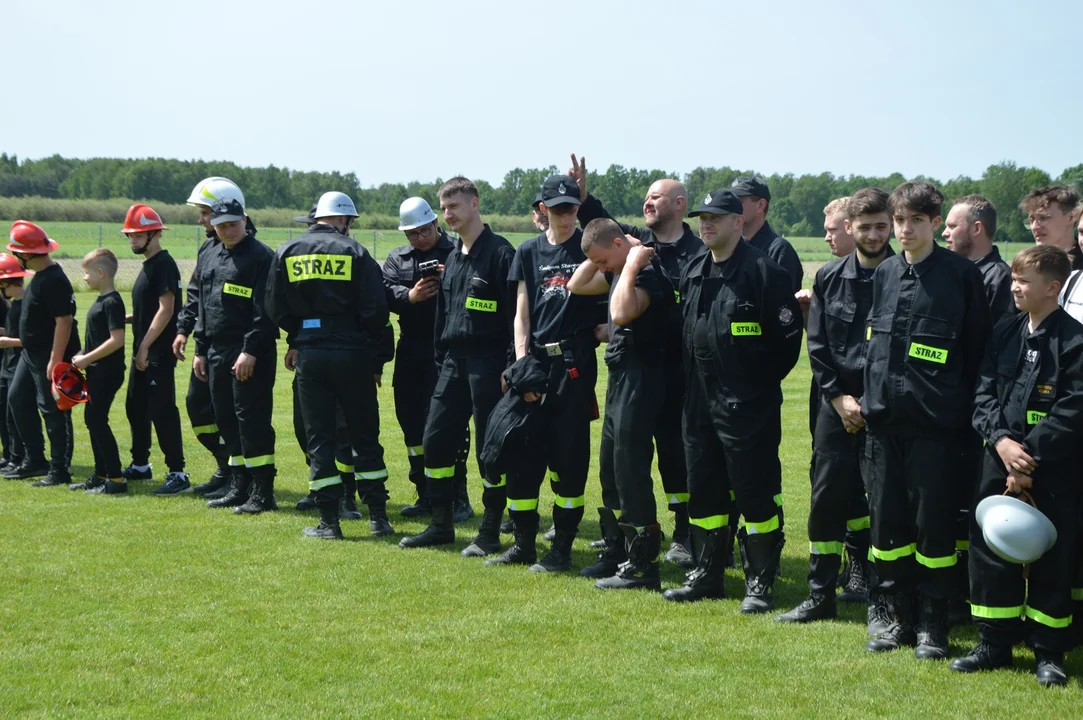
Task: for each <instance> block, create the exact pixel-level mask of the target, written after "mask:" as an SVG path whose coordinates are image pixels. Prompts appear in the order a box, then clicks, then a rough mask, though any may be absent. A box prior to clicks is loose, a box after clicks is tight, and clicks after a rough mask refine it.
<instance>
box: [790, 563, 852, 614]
mask: <svg viewBox="0 0 1083 720" xmlns="http://www.w3.org/2000/svg"><path fill="white" fill-rule="evenodd" d="M841 562H842V556H841V555H836V554H833V553H813V554H812V555H810V556H809V561H808V586H809V596H808V597H807V598H805V599H804V600H803V601H801V604H800V605H798V606H797V607H795V608H794V609H793V610H791V611H789V612H788V613H783V614H782V615H779V616H778V617H776V618H775V621H776V622H796V623H806V622H813V621H815V620H833V619H835V618H836V617H838V615H839V613H838V607H837V606H836V605H835V583H836V582H837V581H838V577H839V565H840V564H841Z"/></svg>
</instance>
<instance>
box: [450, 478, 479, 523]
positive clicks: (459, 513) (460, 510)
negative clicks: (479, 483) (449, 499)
mask: <svg viewBox="0 0 1083 720" xmlns="http://www.w3.org/2000/svg"><path fill="white" fill-rule="evenodd" d="M460 468H461V472H460ZM452 511H453V512H452V516H451V519H452V521H453V522H457V523H461V522H466V521H467V520H469V519H470V518H472V517H474V506H473V505H471V504H470V488H469V485H468V483H467V479H466V463H456V464H455V504H454V506H453V508H452Z"/></svg>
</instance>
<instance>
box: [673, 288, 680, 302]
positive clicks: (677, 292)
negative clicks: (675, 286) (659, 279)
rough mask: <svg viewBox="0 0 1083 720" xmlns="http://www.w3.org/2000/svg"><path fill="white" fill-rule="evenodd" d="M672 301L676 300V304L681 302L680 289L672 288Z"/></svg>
mask: <svg viewBox="0 0 1083 720" xmlns="http://www.w3.org/2000/svg"><path fill="white" fill-rule="evenodd" d="M673 301H674V302H676V303H677V304H678V305H680V304H681V291H680V290H674V291H673Z"/></svg>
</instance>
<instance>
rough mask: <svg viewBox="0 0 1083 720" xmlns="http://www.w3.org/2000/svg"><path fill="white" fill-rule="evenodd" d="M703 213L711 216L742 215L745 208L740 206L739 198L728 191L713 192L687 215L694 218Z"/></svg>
mask: <svg viewBox="0 0 1083 720" xmlns="http://www.w3.org/2000/svg"><path fill="white" fill-rule="evenodd" d="M703 213H710V214H712V215H744V214H745V206H744V205H742V204H741V198H739V197H737V195H736V194H735V193H733V192H730V191H729V190H715V191H714V192H709V193H707V197H705V198H703V199H702V200H700V201H699V207H698V208H696V209H695V210H694V211H693V212H690V213H688V217H696V216H697V215H702V214H703Z"/></svg>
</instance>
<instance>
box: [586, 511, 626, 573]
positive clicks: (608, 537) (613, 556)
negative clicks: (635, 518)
mask: <svg viewBox="0 0 1083 720" xmlns="http://www.w3.org/2000/svg"><path fill="white" fill-rule="evenodd" d="M598 524H599V525H601V527H602V542H603V545H602V549H601V550H600V551H599V552H598V562H596V563H594V564H593V565H588V566H587V567H585V568H583V569H582V570H580V571H579V574H580V575H582V576H583V577H591V578H607V577H613V576H614V575H616V574H617V569H618V568H620V565H621V563H623V562H625V561H626V560H627V559H628V555H627V554H625V552H624V533H623V532H621V529H620V523H619V522H617V515H616V513H614V512H613V511H612V510H610V509H609V508H607V507H600V508H598ZM592 544H593V543H592Z"/></svg>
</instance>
